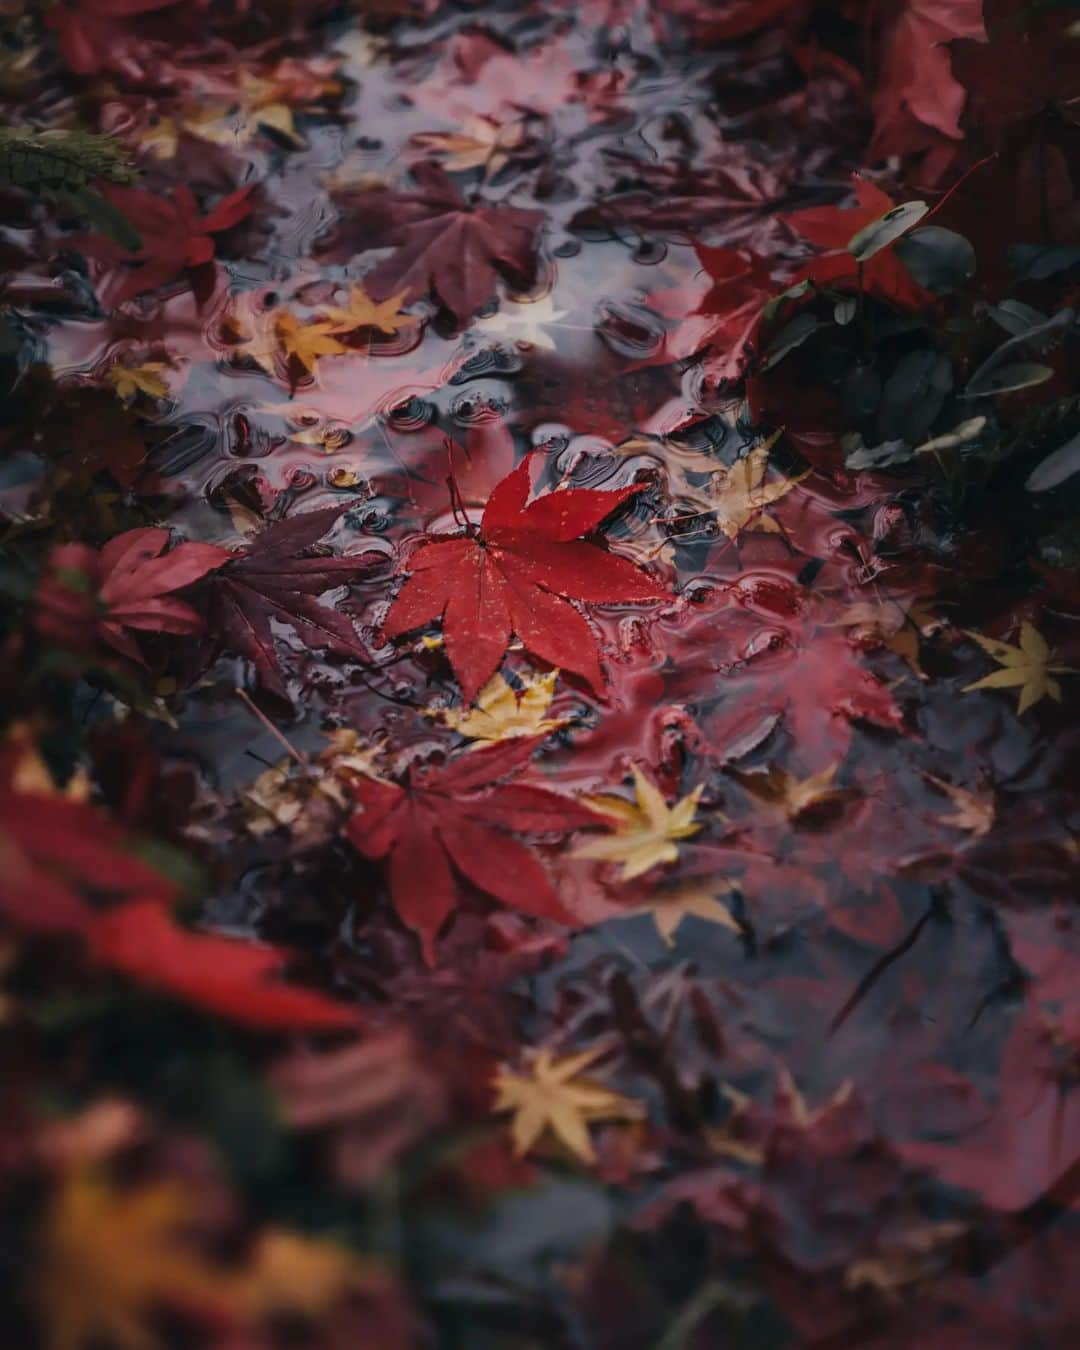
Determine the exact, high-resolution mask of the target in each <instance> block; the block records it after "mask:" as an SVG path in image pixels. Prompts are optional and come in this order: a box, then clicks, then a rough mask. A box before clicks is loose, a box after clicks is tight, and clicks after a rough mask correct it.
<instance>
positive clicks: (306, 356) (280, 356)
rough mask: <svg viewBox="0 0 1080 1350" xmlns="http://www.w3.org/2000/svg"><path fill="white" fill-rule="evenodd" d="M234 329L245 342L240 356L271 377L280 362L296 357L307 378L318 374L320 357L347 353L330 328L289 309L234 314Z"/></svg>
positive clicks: (238, 353) (237, 350)
mask: <svg viewBox="0 0 1080 1350" xmlns="http://www.w3.org/2000/svg"><path fill="white" fill-rule="evenodd" d="M231 326H232V328H233V330H234V331H235V332H236V333H237V334H238V335H239V336H240V337H241V339H242V341H241V342H240V343H239V344H238V345H237V347H236V355H237V356H247V357H250V358H251V360H253V361H256V362H257V363H258V364H259V365H260V366H262V368H263V370H265V371H266V373H267V374H268V375H275V374H276V373H277V370H278V365H279V362H284V363H288V361H289V360H290V359H291V358H295V359H296V361H297V363H298V364H299V365H300V366H301V367H302V368H303V369H304V371H306V373H307V374H308V375H314V374H315V368H316V365H317V363H318V359H319V357H320V356H340V355H342V354H343V353H344V352H346V351H348V348H347V347H344V346H342V344H341V343H340V342H339V341H338V340H337V338H336V337H335V336H334V335H333V333H332V332H331V325H330V324H328V323H322V322H319V321H317V320H316V321H311V322H305V321H304V320H302V319H298V318H297V317H296V315H295V314H294V313H293V312H292V311H291V310H288V309H274V310H267V311H252V310H251V309H250V307H249V308H248V312H247V313H244V314H243V315H241V314H240V313H234V314H233V316H232V319H231Z"/></svg>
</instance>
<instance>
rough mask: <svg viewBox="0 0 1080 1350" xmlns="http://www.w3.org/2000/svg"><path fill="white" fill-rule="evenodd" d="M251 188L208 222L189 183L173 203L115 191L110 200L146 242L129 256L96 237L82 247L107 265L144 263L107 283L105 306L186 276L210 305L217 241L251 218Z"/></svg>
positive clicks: (226, 201)
mask: <svg viewBox="0 0 1080 1350" xmlns="http://www.w3.org/2000/svg"><path fill="white" fill-rule="evenodd" d="M252 191H253V189H252V188H251V187H250V186H249V187H243V188H239V189H238V190H237V191H236V192H230V193H229V195H228V196H227V197H222V199H221V200H220V201H219V202H218V204H217V205H216V206H215V207H214V208H213V210H211V211H209V212H208V213H207V214H206V215H205V216H204V215H200V213H199V206H198V203H197V202H196V200H195V197H194V195H193V194H192V192H191V189H190V188H189V187H187V186H186V185H185V184H183V183H179V184H177V185H176V186H175V187H173V189H172V195H171V197H166V196H163V195H160V194H158V193H154V192H143V191H142V190H141V189H139V188H128V187H115V186H112V187H109V188H107V189H106V192H105V195H106V196H107V197H108V198H109V200H110V201H111V202H112V204H113V205H114V206H115V207H117V208H118V209H119V210H120V211H122V212H123V213H124V215H125V216H126V217H127V219H128V220H130V221H131V223H132V224H133V225H134V226H135V228H136V229H137V230H138V232H139V234H140V236H141V237H142V248H141V250H140V251H139V252H138V253H129V252H128V251H127V250H126V249H124V248H122V247H121V246H120V245H119V244H117V243H116V242H115V241H113V240H112V239H107V238H105V237H104V236H103V235H93V236H91V238H90V239H88V240H84V241H82V247H83V249H84V250H85V252H87V253H88V254H90V256H91V257H94V258H98V259H100V260H101V261H102V262H106V263H113V264H117V265H119V264H121V263H125V262H133V263H138V264H139V265H138V266H137V267H136V268H135V270H134V271H132V272H126V273H122V272H113V273H112V274H111V276H110V278H109V281H108V282H107V283H106V287H105V293H104V295H103V296H102V303H103V304H106V305H107V306H108V307H110V308H112V307H115V306H116V305H122V304H123V303H124V301H125V300H130V299H131V298H132V297H133V296H136V295H141V294H142V293H143V291H154V290H157V288H158V287H159V286H164V285H165V284H166V282H169V281H172V280H173V278H174V277H177V276H179V275H180V274H181V272H184V271H186V272H187V274H188V278H189V280H190V282H191V288H192V290H193V291H194V292H195V296H196V299H198V300H199V301H200V302H202V301H204V300H205V299H206V298H207V297H208V296H209V294H210V292H211V291H212V290H213V284H214V270H213V267H212V266H211V265H210V264H212V263H213V260H214V252H215V245H214V239H213V236H214V235H215V234H220V233H221V232H222V231H223V230H230V229H232V227H233V226H234V225H237V224H239V222H240V221H241V220H243V219H244V217H245V216H247V215H249V214H250V213H251V208H252V202H251V193H252Z"/></svg>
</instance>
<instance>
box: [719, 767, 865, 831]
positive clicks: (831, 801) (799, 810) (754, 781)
mask: <svg viewBox="0 0 1080 1350" xmlns="http://www.w3.org/2000/svg"><path fill="white" fill-rule="evenodd" d="M839 767H840V765H839V764H830V765H829V767H828V768H827V769H822V770H821V771H820V772H819V773H815V774H811V775H810V777H809V778H796V777H795V775H794V774H790V773H788V772H787V770H786V769H778V768H777V767H776V766H775V765H770V766H769V768H768V769H752V770H740V769H729V770H728V772H729V773H730V774H731V776H732V778H734V779H735V781H736V782H737V783H739V784H741V786H742V787H744V788H745V789H746V791H747V792H749V793H750V795H751V796H752V797H755V798H757V800H758V801H760V802H762V803H764V804H765V805H766V806H768V807H770V808H772V809H773V810H775V811H777V812H779V813H780V814H781V815H782V816H784V817H786V818H787V819H788V820H790V821H792V822H794V821H796V820H798V819H799V817H800V816H802V815H804V814H805V813H806V812H807V811H811V810H814V809H815V808H820V807H824V806H833V805H836V804H838V803H839V802H841V801H845V800H846V799H847V798H849V797H850V796H851V795H852V790H851V788H834V787H833V786H832V780H833V779H834V778H835V777H836V771H837V769H838V768H839Z"/></svg>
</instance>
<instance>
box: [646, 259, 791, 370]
mask: <svg viewBox="0 0 1080 1350" xmlns="http://www.w3.org/2000/svg"><path fill="white" fill-rule="evenodd" d="M694 252H695V254H696V255H697V259H698V262H699V263H700V264H701V267H702V268H703V269H704V271H705V274H706V276H707V277H708V279H709V281H710V282H711V285H709V286H708V288H707V289H706V288H705V285H704V283H703V282H702V280H701V279H700V272H699V273H698V276H697V277H695V279H694V281H693V282H692V283H690V284H688V285H684V286H677V287H675V288H674V289H672V290H666V291H657V292H654V293H653V294H651V295H650V296H649V306H650V308H651V309H654V310H655V311H656V312H657V313H658V314H662V315H663V316H664V317H665V318H667V319H674V320H677V321H678V322H677V326H676V327H674V328H673V329H672V330H671V331H670V332H668V333H667V334H666V336H665V338H664V342H663V345H662V346H661V347H660V349H659V350H658V351H657V352H656V353H654V354H653V355H651V356H649V357H647V358H645V359H644V360H642V361H641V362H639V364H640V365H643V366H644V365H660V364H665V365H666V364H668V363H669V362H672V361H684V360H687V359H688V358H690V357H692V356H695V355H697V353H698V352H700V351H703V350H705V349H707V348H709V349H712V350H710V351H709V353H708V357H707V361H706V369H707V371H708V374H709V376H710V377H711V378H712V380H713V381H715V382H716V383H726V382H728V381H731V380H736V379H738V378H739V377H740V376H741V375H742V374H743V371H744V369H745V367H746V363H747V360H748V358H749V356H750V354H751V352H752V350H753V340H754V336H755V334H756V332H757V328H758V323H759V320H760V318H761V311H762V309H763V308H764V307H765V304H766V302H767V301H768V300H769V298H770V297H771V296H772V295H773V294H774V293H775V291H776V287H775V286H774V284H773V282H772V278H771V276H770V273H769V268H768V265H767V264H766V262H765V261H764V259H762V258H759V257H758V256H757V255H756V254H754V253H751V252H749V251H748V250H742V249H733V248H720V247H712V246H711V245H709V244H702V243H700V242H699V241H695V243H694Z"/></svg>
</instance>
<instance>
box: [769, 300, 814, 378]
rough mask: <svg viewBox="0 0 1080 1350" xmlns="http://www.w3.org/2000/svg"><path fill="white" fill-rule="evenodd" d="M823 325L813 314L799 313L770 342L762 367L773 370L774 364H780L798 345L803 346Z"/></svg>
mask: <svg viewBox="0 0 1080 1350" xmlns="http://www.w3.org/2000/svg"><path fill="white" fill-rule="evenodd" d="M821 327H822V324H821V321H820V320H819V319H817V318H816V317H815V316H814V315H813V314H809V313H803V314H797V315H796V316H795V318H794V319H792V321H791V322H790V323H789V324H785V325H784V327H783V328H781V330H780V331H779V333H777V335H776V336H775V337H774V338H773V340H772V342H770V343H769V348H768V355H767V357H766V359H765V362H764V363H763V365H762V367H761V369H762V370H763V371H764V370H771V369H772V368H773V366H776V365H779V364H780V362H781V361H782V360H783V359H784V357H785V356H787V354H788V353H789V352H793V351H794V350H795V348H796V347H801V346H802V344H803V343H804V342H805V341H806V339H807V338H808V337H811V336H812V335H813V334H814V333H816V332H817V330H818V329H819V328H821Z"/></svg>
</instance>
